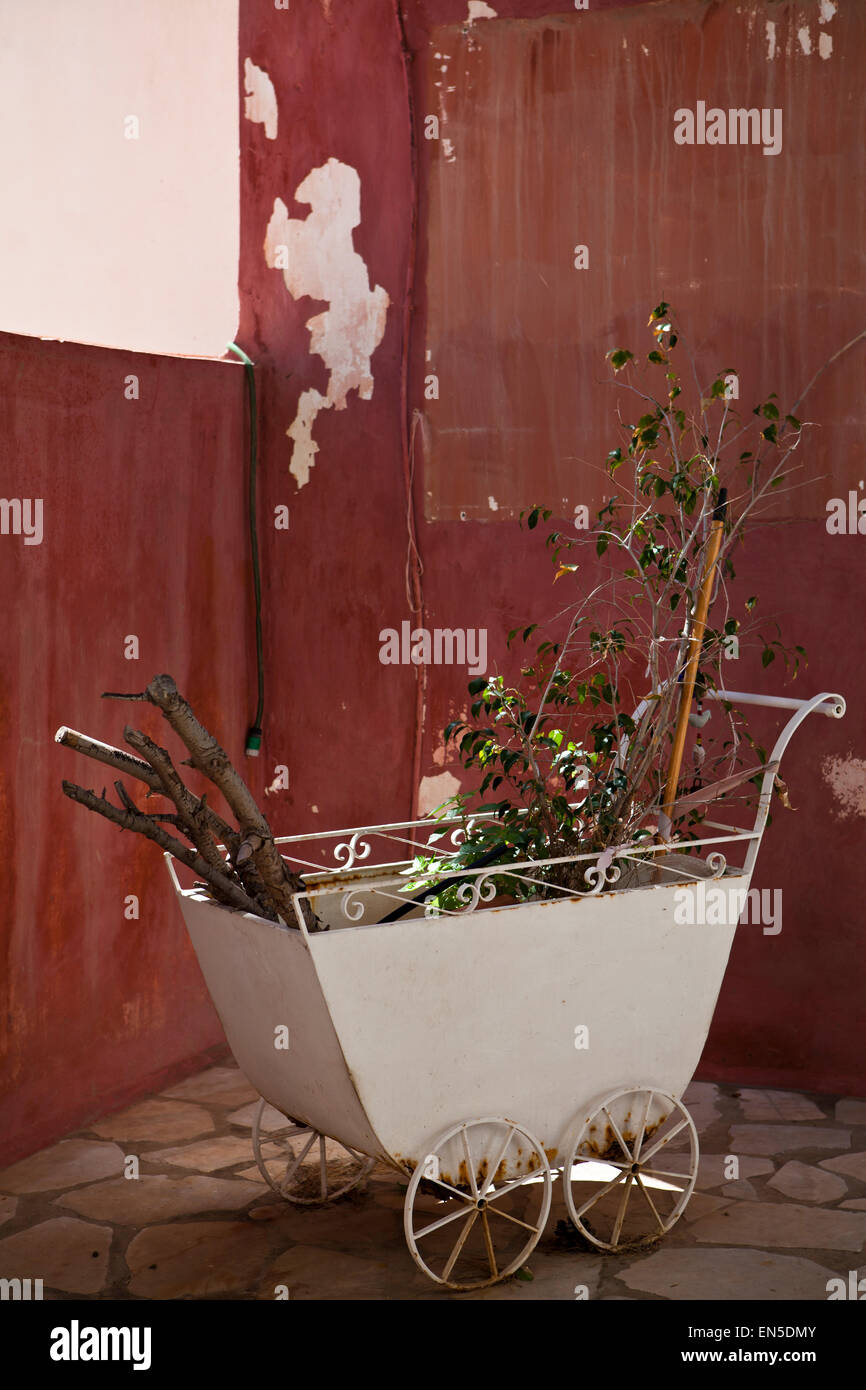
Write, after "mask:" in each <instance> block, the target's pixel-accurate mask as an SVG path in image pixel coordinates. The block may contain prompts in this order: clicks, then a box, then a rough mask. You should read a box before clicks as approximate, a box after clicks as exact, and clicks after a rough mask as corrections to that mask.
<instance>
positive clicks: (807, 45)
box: [797, 24, 812, 58]
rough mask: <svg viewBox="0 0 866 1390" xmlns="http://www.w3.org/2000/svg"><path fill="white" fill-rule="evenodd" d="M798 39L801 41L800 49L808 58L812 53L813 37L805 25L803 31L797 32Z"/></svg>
mask: <svg viewBox="0 0 866 1390" xmlns="http://www.w3.org/2000/svg"><path fill="white" fill-rule="evenodd" d="M797 38H798V39H799V40H800V47H801V48H802V50H803V52H804V53H805V54H806V57H807V58H808V56H809V54H810V53H811V52H812V37H811V35H810V33H809V30H808V29H807V28H806V26H805V24H804V25H803V27H802V29H798V30H797Z"/></svg>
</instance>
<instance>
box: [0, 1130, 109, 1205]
mask: <svg viewBox="0 0 866 1390" xmlns="http://www.w3.org/2000/svg"><path fill="white" fill-rule="evenodd" d="M122 1171H123V1150H122V1149H120V1148H118V1146H117V1145H116V1144H103V1143H100V1142H99V1141H98V1140H96V1139H61V1141H60V1143H59V1144H53V1145H52V1146H51V1148H50V1149H40V1151H39V1152H38V1153H35V1154H31V1155H30V1157H29V1158H23V1159H22V1160H21V1162H20V1163H15V1164H13V1166H12V1167H11V1168H6V1169H5V1170H4V1171H3V1172H2V1173H0V1192H17V1193H22V1192H54V1191H57V1190H58V1189H61V1188H67V1187H75V1186H76V1185H79V1184H81V1183H86V1182H96V1181H97V1179H99V1178H107V1177H110V1176H111V1175H112V1174H114V1173H120V1172H122Z"/></svg>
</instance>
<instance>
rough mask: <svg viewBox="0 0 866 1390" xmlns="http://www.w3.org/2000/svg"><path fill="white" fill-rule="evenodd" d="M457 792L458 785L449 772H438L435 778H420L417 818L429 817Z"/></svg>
mask: <svg viewBox="0 0 866 1390" xmlns="http://www.w3.org/2000/svg"><path fill="white" fill-rule="evenodd" d="M459 790H460V783H459V782H458V780H457V778H456V777H455V776H454V774H453V773H451V772H438V773H437V774H436V775H435V777H422V778H421V781H420V782H419V784H418V814H419V816H427V815H429V814H430V812H431V811H435V810H436V808H437V806H441V805H442V803H443V801H447V800H448V799H449V797H452V796H454V795H455V794H456V793H457V792H459Z"/></svg>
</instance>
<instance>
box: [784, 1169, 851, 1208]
mask: <svg viewBox="0 0 866 1390" xmlns="http://www.w3.org/2000/svg"><path fill="white" fill-rule="evenodd" d="M767 1186H768V1187H772V1188H774V1189H775V1190H776V1191H777V1192H784V1194H785V1196H786V1197H793V1198H794V1199H795V1201H798V1202H835V1201H837V1200H838V1198H839V1197H844V1196H845V1194H846V1192H847V1191H848V1186H847V1183H845V1182H844V1181H843V1179H842V1178H838V1177H836V1175H835V1174H834V1173H825V1172H823V1171H822V1170H821V1169H820V1168H814V1167H813V1166H812V1165H811V1164H810V1163H800V1162H798V1161H797V1160H796V1159H792V1160H791V1161H790V1162H789V1163H786V1164H784V1166H783V1167H782V1168H780V1169H779V1171H778V1173H776V1175H775V1177H772V1178H770V1181H769V1182H768V1183H767Z"/></svg>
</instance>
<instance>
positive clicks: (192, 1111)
mask: <svg viewBox="0 0 866 1390" xmlns="http://www.w3.org/2000/svg"><path fill="white" fill-rule="evenodd" d="M90 1128H91V1129H92V1131H93V1133H94V1134H101V1135H102V1136H103V1137H104V1138H106V1139H122V1140H124V1141H125V1142H126V1143H127V1144H136V1143H149V1142H156V1141H158V1140H162V1142H163V1143H164V1144H172V1143H177V1142H178V1140H180V1139H196V1138H197V1137H198V1136H199V1135H200V1134H206V1133H207V1131H208V1130H213V1129H214V1128H215V1126H214V1122H213V1120H212V1118H211V1116H210V1115H209V1114H208V1112H207V1111H206V1110H202V1108H201V1106H200V1105H187V1104H185V1103H184V1102H183V1101H180V1100H158V1099H153V1100H142V1101H139V1103H138V1104H137V1105H131V1106H130V1107H129V1108H128V1109H127V1110H121V1111H119V1112H118V1113H117V1114H116V1115H109V1116H107V1118H106V1119H104V1120H100V1121H99V1122H98V1124H94V1125H91V1126H90Z"/></svg>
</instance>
